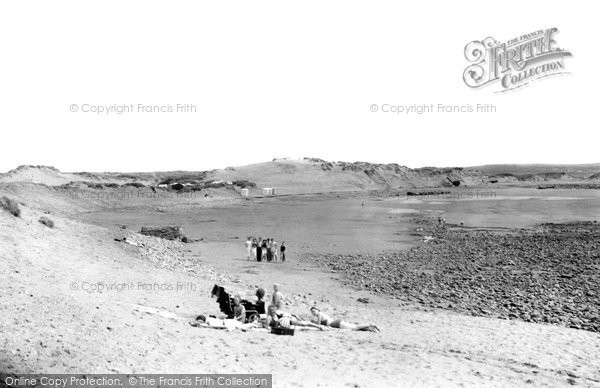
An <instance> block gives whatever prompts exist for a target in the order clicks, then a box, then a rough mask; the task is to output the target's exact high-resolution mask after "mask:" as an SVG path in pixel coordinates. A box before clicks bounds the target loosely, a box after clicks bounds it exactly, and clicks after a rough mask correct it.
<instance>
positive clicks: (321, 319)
mask: <svg viewBox="0 0 600 388" xmlns="http://www.w3.org/2000/svg"><path fill="white" fill-rule="evenodd" d="M310 313H311V314H312V315H313V317H314V318H313V320H312V321H313V322H314V323H316V324H317V325H322V326H328V327H333V328H335V329H348V330H360V331H379V328H378V327H377V326H375V325H372V324H359V323H350V322H345V321H342V320H341V319H333V318H331V317H330V316H329V315H327V314H325V313H322V312H321V311H319V309H318V308H317V307H316V306H313V307H311V308H310Z"/></svg>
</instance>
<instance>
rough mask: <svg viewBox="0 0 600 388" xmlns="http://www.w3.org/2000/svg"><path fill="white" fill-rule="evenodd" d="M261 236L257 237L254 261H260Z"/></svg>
mask: <svg viewBox="0 0 600 388" xmlns="http://www.w3.org/2000/svg"><path fill="white" fill-rule="evenodd" d="M261 239H262V237H259V238H258V240H257V241H256V261H262V243H261Z"/></svg>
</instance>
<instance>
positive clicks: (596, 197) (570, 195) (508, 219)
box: [382, 188, 600, 228]
mask: <svg viewBox="0 0 600 388" xmlns="http://www.w3.org/2000/svg"><path fill="white" fill-rule="evenodd" d="M483 193H485V194H483ZM384 203H385V204H384V205H382V206H384V207H389V208H391V209H392V210H391V211H395V209H402V210H401V211H403V212H404V211H406V209H414V210H418V211H424V212H434V213H436V214H440V215H442V216H443V217H444V218H445V219H446V222H448V223H453V224H460V223H461V222H463V223H464V225H466V226H487V227H511V228H523V227H529V226H532V225H534V224H537V223H541V222H566V221H594V220H598V221H600V190H553V189H552V190H551V189H547V190H537V189H518V188H508V189H497V190H493V191H489V190H483V191H479V194H478V191H477V190H472V191H469V190H465V189H461V190H453V191H452V192H451V194H450V195H447V196H430V197H418V198H417V197H409V198H393V199H386V200H385V201H384Z"/></svg>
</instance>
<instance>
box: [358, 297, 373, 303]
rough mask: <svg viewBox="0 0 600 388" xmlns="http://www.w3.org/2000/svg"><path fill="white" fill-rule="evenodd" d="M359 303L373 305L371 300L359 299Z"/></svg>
mask: <svg viewBox="0 0 600 388" xmlns="http://www.w3.org/2000/svg"><path fill="white" fill-rule="evenodd" d="M357 301H359V302H360V303H371V300H370V299H369V298H358V299H357Z"/></svg>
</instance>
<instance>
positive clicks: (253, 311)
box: [211, 284, 266, 322]
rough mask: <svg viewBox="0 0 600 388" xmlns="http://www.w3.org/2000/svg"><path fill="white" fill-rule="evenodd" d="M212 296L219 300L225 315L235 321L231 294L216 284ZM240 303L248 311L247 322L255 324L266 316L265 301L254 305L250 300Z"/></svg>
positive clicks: (243, 300)
mask: <svg viewBox="0 0 600 388" xmlns="http://www.w3.org/2000/svg"><path fill="white" fill-rule="evenodd" d="M211 296H214V297H216V298H217V303H218V304H219V309H220V310H221V312H222V313H223V314H225V315H227V318H228V319H233V318H234V317H235V313H234V312H233V306H234V304H233V298H232V297H231V296H229V294H228V293H227V291H225V289H224V288H223V287H221V286H218V285H216V284H215V286H214V287H213V289H212V291H211ZM240 303H241V304H242V306H244V308H245V309H246V321H247V322H254V321H256V320H259V319H260V314H264V313H265V312H266V311H265V302H264V301H259V302H257V303H252V302H250V301H248V300H245V299H242V300H241V301H240Z"/></svg>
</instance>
